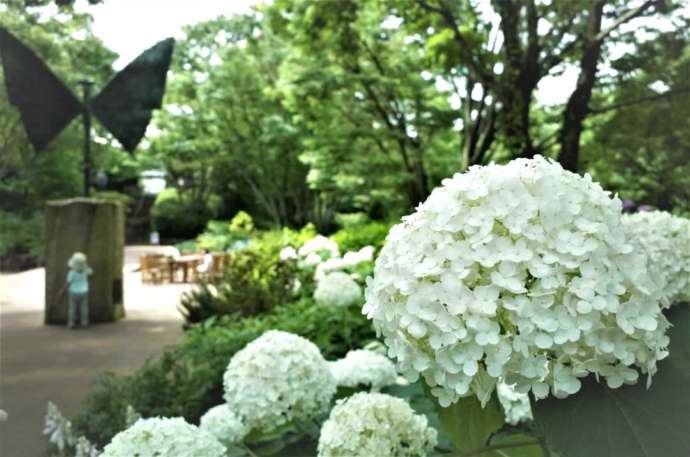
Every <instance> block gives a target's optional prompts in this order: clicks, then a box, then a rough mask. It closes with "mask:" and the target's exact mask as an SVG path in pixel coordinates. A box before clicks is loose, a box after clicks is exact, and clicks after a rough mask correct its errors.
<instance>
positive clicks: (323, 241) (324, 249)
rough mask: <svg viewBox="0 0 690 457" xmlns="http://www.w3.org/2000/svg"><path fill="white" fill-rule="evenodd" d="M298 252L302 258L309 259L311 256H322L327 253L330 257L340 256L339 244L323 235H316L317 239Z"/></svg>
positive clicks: (304, 245) (303, 246)
mask: <svg viewBox="0 0 690 457" xmlns="http://www.w3.org/2000/svg"><path fill="white" fill-rule="evenodd" d="M297 252H298V254H299V255H300V256H302V257H308V256H309V255H310V254H319V255H321V254H323V253H327V254H328V255H329V256H330V257H338V256H340V251H338V243H336V242H335V241H333V240H331V239H330V238H326V237H325V236H323V235H316V237H314V238H312V239H311V240H309V241H307V242H306V243H304V244H303V245H302V247H301V248H299V251H297Z"/></svg>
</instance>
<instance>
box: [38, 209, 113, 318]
mask: <svg viewBox="0 0 690 457" xmlns="http://www.w3.org/2000/svg"><path fill="white" fill-rule="evenodd" d="M124 245H125V215H124V210H123V208H122V205H120V204H119V203H115V202H111V201H105V200H100V199H95V198H73V199H69V200H56V201H50V202H48V204H47V208H46V280H45V292H46V294H45V323H46V324H60V325H65V324H66V323H67V293H66V292H65V293H64V294H62V295H60V290H61V289H62V287H63V286H64V284H65V280H66V278H67V272H68V267H67V261H68V260H69V258H70V257H71V255H72V254H73V253H74V252H76V251H80V252H83V253H84V254H86V257H87V261H88V264H89V266H90V267H91V268H92V269H93V274H92V275H91V277H90V278H89V319H90V322H91V323H99V322H112V321H115V320H117V319H120V318H122V317H124V315H125V309H124V304H123V285H122V267H123V262H124Z"/></svg>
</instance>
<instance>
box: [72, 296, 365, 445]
mask: <svg viewBox="0 0 690 457" xmlns="http://www.w3.org/2000/svg"><path fill="white" fill-rule="evenodd" d="M271 329H277V330H283V331H287V332H292V333H296V334H298V335H301V336H303V337H305V338H308V339H310V340H311V341H313V342H314V343H315V344H316V345H317V346H318V347H319V348H320V349H321V351H322V353H323V354H324V356H325V357H326V358H328V359H331V360H332V359H337V358H340V357H343V356H344V355H345V354H346V353H347V351H349V350H350V349H354V348H358V347H361V346H363V345H364V344H366V343H367V342H369V341H371V340H373V339H374V338H375V333H374V330H373V328H372V326H371V323H370V322H369V321H367V320H366V318H365V317H364V316H363V315H362V314H361V312H360V309H359V308H358V307H351V308H325V307H320V306H317V305H315V304H314V303H313V301H311V300H302V301H300V302H297V303H291V304H287V305H283V306H279V307H277V308H275V309H274V310H272V311H271V312H269V313H267V314H261V315H258V316H254V317H249V318H245V319H239V320H238V319H235V318H232V317H225V318H218V319H216V318H213V319H210V320H208V321H206V322H204V323H201V324H197V325H194V326H193V327H192V328H191V329H189V330H188V331H187V333H186V334H185V337H184V340H183V341H182V343H181V344H180V345H179V346H177V347H176V348H174V349H171V350H169V351H167V352H165V353H164V354H163V355H162V356H161V357H159V358H157V359H155V360H151V361H149V362H148V363H146V364H145V365H144V366H143V367H142V368H140V369H139V370H137V371H136V372H135V373H134V374H132V375H129V376H117V375H113V374H106V375H104V376H102V377H101V378H100V380H98V382H97V385H96V388H95V390H93V391H92V392H91V393H90V394H89V395H88V397H87V398H86V400H85V401H84V402H83V403H82V405H81V407H80V409H79V411H78V412H77V414H76V416H75V417H74V418H73V419H72V423H73V427H74V429H75V432H76V433H77V434H78V435H80V434H83V435H85V436H86V437H87V438H88V439H89V440H91V441H92V442H94V443H96V444H98V445H99V446H103V445H105V444H106V443H108V442H109V441H110V439H111V438H112V437H113V436H114V435H115V434H116V433H118V432H119V431H120V430H122V429H123V428H124V424H125V420H124V415H125V413H124V411H125V409H126V406H127V405H131V406H132V407H133V408H134V409H135V410H136V411H138V412H139V413H141V414H142V415H143V416H144V417H150V416H154V415H160V416H182V417H184V418H186V419H187V420H188V421H190V422H192V423H198V420H199V418H200V417H201V415H203V414H204V413H205V412H206V411H207V410H208V409H209V408H210V407H212V406H214V405H217V404H220V403H222V401H223V399H222V394H223V388H222V377H223V372H224V371H225V368H226V367H227V364H228V361H229V360H230V358H231V357H232V356H233V354H235V352H237V351H238V350H240V349H242V348H243V347H244V346H245V345H246V344H247V343H249V342H250V341H252V340H254V339H255V338H257V337H259V336H260V335H262V334H263V333H264V332H266V331H267V330H271Z"/></svg>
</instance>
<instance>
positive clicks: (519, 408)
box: [496, 382, 532, 425]
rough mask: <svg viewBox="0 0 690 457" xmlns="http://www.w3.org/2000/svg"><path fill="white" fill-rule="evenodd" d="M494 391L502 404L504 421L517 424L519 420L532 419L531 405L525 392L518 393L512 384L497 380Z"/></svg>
mask: <svg viewBox="0 0 690 457" xmlns="http://www.w3.org/2000/svg"><path fill="white" fill-rule="evenodd" d="M496 393H497V394H498V400H499V401H500V403H501V406H503V411H504V412H505V416H506V422H508V423H509V424H512V425H517V424H519V423H520V422H525V421H529V420H532V407H531V406H530V404H529V396H528V395H527V394H523V393H520V392H518V391H517V390H515V388H514V387H513V386H511V385H508V384H506V383H503V382H499V383H498V385H497V386H496Z"/></svg>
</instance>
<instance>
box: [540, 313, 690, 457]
mask: <svg viewBox="0 0 690 457" xmlns="http://www.w3.org/2000/svg"><path fill="white" fill-rule="evenodd" d="M667 316H668V318H669V320H670V321H671V323H672V324H673V327H672V328H671V330H670V338H671V344H670V355H669V356H668V357H667V358H666V359H665V360H663V361H661V362H659V371H658V373H657V374H656V375H654V378H653V381H652V385H651V387H650V388H649V389H647V388H646V385H645V384H646V383H645V381H644V379H642V380H641V381H640V382H638V383H637V384H636V385H634V386H625V387H622V388H620V389H609V388H608V387H607V386H606V384H605V383H604V382H603V381H602V382H601V383H597V382H596V381H595V380H594V379H588V380H587V381H586V382H584V383H583V386H582V390H581V391H580V392H578V393H577V394H576V395H573V396H572V397H569V398H566V399H564V400H557V399H548V400H542V401H539V402H537V403H536V404H535V407H534V417H535V422H536V424H537V426H538V428H539V429H540V430H541V432H542V433H543V434H544V436H545V437H546V440H547V441H548V443H549V445H550V446H551V447H553V449H554V450H555V451H557V452H558V453H559V454H560V455H561V456H562V457H687V456H688V455H690V309H689V308H688V305H687V304H683V305H676V306H675V307H673V308H672V309H671V310H669V312H668V314H667Z"/></svg>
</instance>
